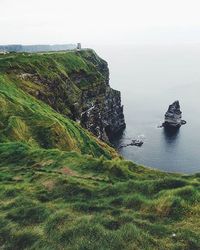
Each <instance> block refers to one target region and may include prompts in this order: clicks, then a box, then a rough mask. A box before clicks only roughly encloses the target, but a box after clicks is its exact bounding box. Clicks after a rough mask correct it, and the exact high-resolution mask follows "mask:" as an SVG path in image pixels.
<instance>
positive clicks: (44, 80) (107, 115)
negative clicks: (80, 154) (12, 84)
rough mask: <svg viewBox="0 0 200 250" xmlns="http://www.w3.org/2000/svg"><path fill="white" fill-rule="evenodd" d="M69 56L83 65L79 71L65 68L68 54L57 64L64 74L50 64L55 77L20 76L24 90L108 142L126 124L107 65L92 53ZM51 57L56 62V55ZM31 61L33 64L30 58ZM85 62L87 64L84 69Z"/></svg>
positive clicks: (22, 73) (83, 51)
mask: <svg viewBox="0 0 200 250" xmlns="http://www.w3.org/2000/svg"><path fill="white" fill-rule="evenodd" d="M70 53H71V54H70V55H72V53H73V60H74V62H76V63H77V64H79V63H80V68H79V66H77V67H76V70H72V71H69V69H68V68H67V67H66V66H65V63H66V65H67V63H68V62H67V55H69V53H67V52H66V62H65V61H64V60H63V59H62V58H61V59H62V61H59V59H58V65H62V68H63V69H65V71H60V70H59V69H57V68H56V67H57V64H53V65H52V64H51V65H50V66H49V68H50V67H52V68H51V71H52V72H54V75H55V77H49V76H48V74H45V75H42V74H38V73H35V72H34V73H33V72H27V71H26V72H24V71H23V72H20V73H19V74H18V77H20V78H21V79H22V80H24V86H22V88H23V89H24V90H25V91H28V93H29V94H31V95H34V96H35V97H36V98H38V99H41V100H42V101H44V102H46V103H47V104H49V105H50V106H51V107H52V108H54V109H55V110H56V111H58V112H60V113H61V114H63V115H66V116H69V117H70V118H72V119H73V120H75V121H77V122H79V123H80V124H81V125H82V126H83V127H84V128H86V129H87V130H89V131H90V132H92V133H93V134H94V135H96V136H97V137H98V138H100V139H102V140H104V141H109V140H110V139H111V138H112V137H114V136H115V134H117V133H119V132H120V131H122V130H123V129H124V128H125V126H126V125H125V121H124V114H123V106H122V105H121V95H120V92H119V91H117V90H114V89H112V88H111V87H110V85H109V69H108V64H107V62H106V61H104V60H103V59H101V58H100V57H99V56H98V55H97V54H96V53H95V52H94V51H93V50H89V49H88V50H81V51H78V52H70ZM48 56H49V57H50V56H51V55H48ZM62 56H65V55H63V54H62ZM52 57H53V59H54V60H56V59H55V58H54V55H53V54H52ZM29 60H30V61H31V57H30V58H29ZM69 60H72V59H71V58H69ZM82 62H83V63H84V65H86V66H84V67H85V69H84V68H83V63H82ZM69 63H70V61H69ZM54 65H56V66H55V68H53V67H54ZM36 66H37V65H36ZM47 71H48V69H47ZM26 81H27V82H30V81H31V82H33V83H34V84H36V86H38V87H37V88H36V87H34V88H33V89H32V88H30V85H29V84H27V85H26ZM26 86H27V87H26Z"/></svg>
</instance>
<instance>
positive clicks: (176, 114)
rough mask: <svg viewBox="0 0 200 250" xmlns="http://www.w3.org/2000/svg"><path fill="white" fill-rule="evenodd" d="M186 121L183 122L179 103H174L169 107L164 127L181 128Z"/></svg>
mask: <svg viewBox="0 0 200 250" xmlns="http://www.w3.org/2000/svg"><path fill="white" fill-rule="evenodd" d="M185 123H186V121H184V120H182V112H181V110H180V104H179V101H175V102H173V103H172V104H171V105H169V108H168V110H167V112H166V113H165V121H164V123H163V127H165V128H180V126H181V125H183V124H185Z"/></svg>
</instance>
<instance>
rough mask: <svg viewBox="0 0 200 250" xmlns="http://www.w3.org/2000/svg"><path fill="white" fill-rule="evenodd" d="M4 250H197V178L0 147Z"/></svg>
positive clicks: (53, 152) (23, 147)
mask: <svg viewBox="0 0 200 250" xmlns="http://www.w3.org/2000/svg"><path fill="white" fill-rule="evenodd" d="M0 159H1V162H0V169H1V175H0V178H1V184H0V246H1V247H2V248H3V249H20V250H21V249H142V250H143V249H180V250H182V249H188V250H191V249H192V250H193V249H199V246H200V234H199V232H200V216H199V215H200V203H199V202H200V175H194V176H181V175H175V174H166V173H161V172H159V171H155V170H150V169H147V168H144V167H141V166H136V165H135V164H133V163H132V162H127V161H122V160H119V159H118V160H117V159H116V160H106V159H105V158H103V157H101V158H99V159H95V158H92V157H91V156H88V155H86V156H84V155H80V154H79V153H76V152H63V151H59V150H58V149H51V150H50V149H48V150H45V149H33V148H31V147H29V146H27V145H24V144H22V143H3V144H0Z"/></svg>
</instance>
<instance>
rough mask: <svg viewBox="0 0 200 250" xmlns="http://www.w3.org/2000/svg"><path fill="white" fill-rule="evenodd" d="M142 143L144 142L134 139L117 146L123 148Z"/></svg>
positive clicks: (138, 145)
mask: <svg viewBox="0 0 200 250" xmlns="http://www.w3.org/2000/svg"><path fill="white" fill-rule="evenodd" d="M143 144H144V142H143V141H142V140H139V139H134V140H132V141H131V142H130V143H126V144H122V145H120V147H119V148H125V147H128V146H137V147H141V146H142V145H143Z"/></svg>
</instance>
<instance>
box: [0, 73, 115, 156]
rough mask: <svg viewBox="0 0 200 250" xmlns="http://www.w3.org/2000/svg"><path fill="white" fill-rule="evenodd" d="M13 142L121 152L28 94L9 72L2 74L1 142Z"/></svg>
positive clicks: (112, 153) (87, 151) (94, 152)
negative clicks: (10, 76) (11, 77)
mask: <svg viewBox="0 0 200 250" xmlns="http://www.w3.org/2000/svg"><path fill="white" fill-rule="evenodd" d="M10 141H20V142H24V143H27V144H28V145H30V146H33V147H41V148H47V149H48V148H58V149H60V150H68V151H69V150H70V151H71V150H74V151H77V152H80V153H83V154H91V155H93V156H101V155H102V154H103V155H105V156H106V157H108V158H110V157H111V156H116V155H117V154H116V152H115V150H114V149H112V148H111V147H109V146H108V145H106V144H105V143H103V142H101V141H99V140H98V139H96V138H95V137H94V136H92V134H90V133H89V132H87V131H86V130H84V129H83V128H81V126H80V125H78V124H77V123H76V122H74V121H72V120H70V119H68V118H66V117H63V116H62V115H60V114H59V113H56V112H55V111H54V110H53V109H51V108H50V107H49V106H48V105H46V104H44V103H43V102H41V101H38V100H37V99H35V98H34V97H32V96H30V95H28V94H26V93H25V92H24V91H22V90H21V89H20V88H19V87H18V86H17V83H16V82H15V81H14V80H13V79H10V78H9V76H8V75H3V74H0V142H10Z"/></svg>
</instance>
